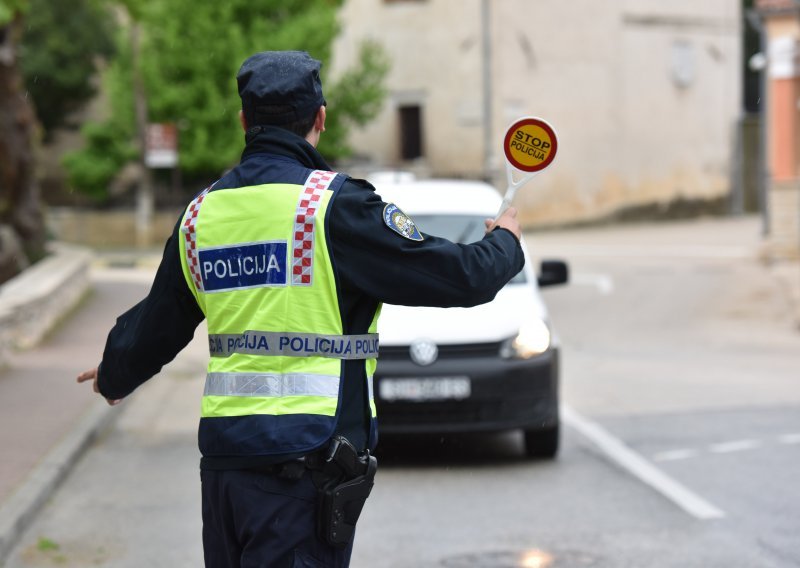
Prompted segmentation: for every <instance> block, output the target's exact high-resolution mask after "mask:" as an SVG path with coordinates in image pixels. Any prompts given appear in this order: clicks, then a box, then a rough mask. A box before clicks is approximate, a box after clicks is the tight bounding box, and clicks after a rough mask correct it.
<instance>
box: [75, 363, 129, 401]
mask: <svg viewBox="0 0 800 568" xmlns="http://www.w3.org/2000/svg"><path fill="white" fill-rule="evenodd" d="M86 381H93V382H92V389H93V390H94V392H96V393H98V394H100V389H99V388H98V387H97V367H95V368H94V369H89V370H88V371H84V372H83V373H81V374H80V375H78V382H79V383H85V382H86ZM104 398H105V397H104ZM106 402H107V403H108V404H110V405H111V406H116V405H117V404H119V403H120V402H122V399H121V398H120V399H117V400H113V399H110V398H106Z"/></svg>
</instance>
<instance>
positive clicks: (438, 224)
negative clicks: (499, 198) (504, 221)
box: [412, 214, 525, 284]
mask: <svg viewBox="0 0 800 568" xmlns="http://www.w3.org/2000/svg"><path fill="white" fill-rule="evenodd" d="M412 219H413V220H414V223H415V224H416V225H417V228H418V229H419V230H420V231H422V232H423V233H427V234H429V235H435V236H437V237H443V238H445V239H447V240H449V241H453V242H454V243H464V244H467V243H474V242H475V241H479V240H481V239H482V238H483V235H484V233H485V232H486V228H485V227H484V225H483V220H484V219H485V217H482V216H480V215H419V214H417V215H413V216H412ZM524 283H525V272H524V271H523V272H520V273H518V274H517V275H516V276H514V278H512V279H511V281H510V282H509V284H524Z"/></svg>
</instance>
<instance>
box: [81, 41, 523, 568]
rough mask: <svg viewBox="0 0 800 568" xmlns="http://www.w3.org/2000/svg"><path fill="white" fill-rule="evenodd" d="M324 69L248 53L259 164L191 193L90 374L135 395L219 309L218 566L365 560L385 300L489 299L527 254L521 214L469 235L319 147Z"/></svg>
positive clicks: (214, 480)
mask: <svg viewBox="0 0 800 568" xmlns="http://www.w3.org/2000/svg"><path fill="white" fill-rule="evenodd" d="M319 71H320V62H319V61H316V60H314V59H312V58H311V57H309V55H308V54H307V53H305V52H298V51H288V52H263V53H257V54H255V55H253V56H251V57H250V58H248V59H247V60H246V61H245V62H244V63H243V64H242V67H241V69H240V70H239V73H238V76H237V82H238V87H239V94H240V96H241V100H242V110H241V113H240V119H241V123H242V127H243V128H244V131H245V140H246V147H245V149H244V152H243V154H242V159H241V162H240V163H239V165H238V166H237V167H235V168H234V169H232V170H231V171H230V172H228V173H227V174H225V175H224V176H223V177H222V178H221V179H220V180H218V181H217V182H216V183H214V184H213V185H212V186H211V187H209V188H208V189H206V190H204V191H203V192H201V193H200V194H199V195H197V197H195V199H194V200H193V201H192V202H191V203H190V204H189V206H188V207H187V208H186V211H185V212H184V214H183V216H182V217H181V220H180V221H179V222H178V224H177V225H176V227H175V230H174V231H173V234H172V236H171V237H170V239H169V240H168V241H167V244H166V247H165V249H164V256H163V259H162V261H161V265H160V267H159V269H158V272H157V274H156V276H155V280H154V282H153V286H152V289H151V290H150V292H149V294H148V295H147V297H146V298H145V299H144V300H142V301H141V302H140V303H139V304H137V305H136V306H134V307H133V308H131V309H130V310H129V311H127V312H126V313H124V314H122V315H121V316H120V317H119V318H118V319H117V322H116V325H115V326H114V327H113V329H112V330H111V331H110V333H109V335H108V339H107V342H106V346H105V350H104V352H103V359H102V362H101V364H100V366H99V367H98V368H97V369H92V370H89V371H86V372H85V373H82V374H81V375H80V376H79V377H78V381H79V382H84V381H93V384H94V389H95V391H97V392H99V393H100V394H101V395H102V396H103V397H105V398H106V400H107V401H108V402H109V403H110V404H117V403H118V402H120V401H121V399H123V398H124V397H126V396H127V395H128V394H130V393H131V392H132V391H133V390H135V389H136V388H137V387H138V386H139V385H141V384H142V383H144V382H145V381H146V380H148V379H149V378H150V377H152V376H153V375H155V374H156V373H158V372H159V371H160V370H161V367H162V366H163V365H164V364H166V363H168V362H169V361H171V360H172V359H173V358H174V357H175V355H176V354H177V353H178V352H179V351H180V350H181V349H183V347H184V346H186V344H187V343H189V341H190V340H191V339H192V336H193V334H194V330H195V328H196V327H197V325H198V324H199V323H200V322H201V321H202V320H203V319H206V320H207V322H208V333H209V351H210V358H209V364H208V374H207V378H206V386H205V391H204V395H203V399H202V411H201V418H200V428H199V445H200V450H201V453H202V458H201V464H200V467H201V483H202V501H203V503H202V512H203V545H204V554H205V561H206V566H209V567H239V566H241V567H250V566H270V567H272V566H279V567H283V566H347V565H348V564H349V558H350V552H351V548H352V539H353V529H354V525H355V520H356V519H357V517H358V514H359V512H360V510H361V506H363V503H364V500H365V499H366V496H367V495H368V494H369V490H370V488H371V487H372V479H373V477H374V473H375V458H374V457H372V456H370V455H369V452H370V451H371V450H372V449H373V448H374V446H375V444H376V441H377V429H376V425H377V423H376V418H375V405H374V402H373V399H372V374H373V372H374V370H375V361H376V360H375V358H376V355H377V349H378V347H377V333H376V330H377V320H378V314H379V312H380V306H381V303H382V302H387V303H392V304H403V305H412V306H440V307H450V306H473V305H476V304H480V303H484V302H487V301H489V300H491V299H492V298H493V297H494V296H495V294H496V293H497V292H498V290H500V288H502V287H503V286H504V285H505V284H506V283H507V282H508V281H509V280H510V279H511V278H512V277H513V276H514V275H515V274H517V273H518V272H519V271H520V270H521V269H522V266H523V263H524V260H523V254H522V249H521V247H520V242H519V235H520V229H519V226H518V224H517V222H516V220H515V215H516V213H515V211H514V210H513V209H510V210H509V211H508V212H507V213H506V214H504V215H503V216H502V217H501V218H500V219H499V220H498V222H497V223H496V225H495V226H491V224H490V221H489V220H487V231H488V232H487V234H486V235H485V236H484V238H483V239H482V240H481V241H479V242H476V243H473V244H469V245H458V244H454V243H452V242H450V241H447V240H445V239H442V238H438V237H436V236H433V235H427V234H423V233H421V232H420V231H419V230H418V228H417V227H416V226H415V225H414V222H413V220H412V219H410V218H409V217H408V216H407V215H405V214H404V213H403V212H402V210H401V209H399V208H398V207H397V206H395V205H393V204H387V203H384V202H383V201H381V198H380V197H379V196H378V195H376V193H375V191H374V188H373V187H372V186H371V185H370V184H369V183H367V182H366V181H363V180H357V179H352V178H350V177H348V176H346V175H344V174H341V173H335V172H332V171H331V168H330V166H328V164H327V163H326V162H325V160H324V159H323V158H322V156H321V155H320V154H319V153H318V152H317V150H316V146H317V143H318V141H319V139H320V135H321V134H322V133H323V132H324V131H325V118H326V112H327V111H326V103H325V99H324V97H323V94H322V85H321V81H320V75H319ZM489 228H491V230H490V231H489V230H488V229H489Z"/></svg>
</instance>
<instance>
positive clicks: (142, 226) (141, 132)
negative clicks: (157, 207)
mask: <svg viewBox="0 0 800 568" xmlns="http://www.w3.org/2000/svg"><path fill="white" fill-rule="evenodd" d="M140 34H141V30H140V27H139V23H138V22H137V21H136V20H134V21H133V22H132V23H131V51H132V59H133V97H134V106H135V111H136V134H137V137H138V139H139V150H140V154H141V155H140V157H139V163H140V165H141V178H140V181H139V188H138V190H137V192H136V245H137V246H138V247H147V246H149V245H150V240H151V234H152V228H153V209H154V206H153V201H154V196H153V177H152V174H151V172H150V168H149V167H147V164H146V163H145V155H146V153H147V94H146V93H145V89H144V79H143V78H142V67H141V53H140V52H141V38H140Z"/></svg>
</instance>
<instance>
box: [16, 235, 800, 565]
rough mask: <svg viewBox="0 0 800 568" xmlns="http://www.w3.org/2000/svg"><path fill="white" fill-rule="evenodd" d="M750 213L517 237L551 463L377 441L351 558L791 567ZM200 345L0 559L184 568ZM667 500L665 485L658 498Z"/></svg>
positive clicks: (787, 460)
mask: <svg viewBox="0 0 800 568" xmlns="http://www.w3.org/2000/svg"><path fill="white" fill-rule="evenodd" d="M757 230H758V226H757V223H756V222H755V220H752V219H745V220H734V221H729V222H722V224H720V222H709V223H691V224H677V225H663V226H655V227H635V226H633V227H626V228H624V229H593V230H583V231H571V232H563V231H562V232H554V233H545V234H539V235H531V236H530V239H529V243H528V244H529V246H530V248H531V249H532V251H533V252H534V254H539V253H540V251H541V252H542V253H544V255H546V256H547V257H562V258H565V259H566V260H568V261H569V263H570V265H571V268H572V275H573V281H572V284H570V285H569V286H567V287H563V288H560V289H552V290H547V291H546V292H545V297H546V300H547V302H548V304H549V306H550V309H551V315H552V318H553V321H554V322H555V324H556V327H557V330H558V332H559V335H560V337H561V342H562V349H563V398H564V401H565V402H566V405H567V407H568V408H567V409H566V412H565V422H566V423H567V427H566V428H565V431H564V436H563V446H562V451H561V453H560V455H559V457H558V459H557V460H555V461H550V462H547V461H545V462H536V461H528V460H526V459H525V458H524V457H523V452H522V440H521V436H520V435H518V434H516V433H509V434H503V435H497V436H480V437H451V438H441V437H435V436H434V437H414V438H410V439H405V438H404V439H396V438H395V439H384V440H383V441H382V443H381V448H380V450H381V452H380V453H381V468H380V470H379V473H378V478H377V484H376V488H375V490H374V492H373V496H372V497H371V498H370V500H369V502H368V504H367V507H366V509H365V512H364V514H363V516H362V520H361V521H360V523H359V528H358V531H357V542H356V547H355V552H354V557H353V563H352V565H353V566H354V567H357V568H366V567H397V568H406V567H441V566H444V567H487V568H505V567H509V568H512V567H528V568H530V567H533V568H545V567H567V568H581V567H609V568H619V567H637V568H640V567H644V566H647V567H698V568H714V567H726V568H728V567H734V566H735V567H758V568H771V567H780V568H783V567H792V566H800V515H798V511H800V492H798V491H797V479H798V472H800V412H799V411H800V386H799V385H798V379H800V333H798V332H797V331H796V330H795V329H794V327H793V326H794V322H793V321H792V320H791V317H790V314H789V311H788V310H787V306H786V303H785V295H783V294H782V293H781V290H779V289H778V287H777V286H778V285H777V283H776V282H775V280H774V279H773V278H771V277H770V275H769V273H768V271H767V269H766V268H765V267H764V266H762V265H761V264H759V263H758V262H757V261H756V260H755V258H754V249H753V243H754V242H755V241H757V235H754V232H757ZM203 358H204V353H203V342H202V341H199V342H195V343H193V345H192V346H191V348H190V349H189V350H188V351H186V352H185V353H184V354H182V356H181V357H180V358H179V359H178V360H176V361H175V362H174V363H173V364H172V365H170V367H169V368H168V369H167V370H166V371H165V372H164V373H163V376H162V377H160V378H159V379H158V380H155V381H151V382H150V383H148V385H146V386H145V388H143V389H142V390H141V392H138V393H137V394H136V395H135V396H134V397H133V398H132V399H131V400H129V401H126V402H125V404H123V405H122V406H121V410H122V412H123V414H122V415H121V417H120V420H119V421H118V423H117V425H116V427H115V428H114V429H113V430H112V431H111V432H109V434H108V435H107V436H106V437H105V438H104V439H102V440H100V442H99V443H98V444H97V445H96V446H95V447H94V448H93V449H92V450H91V451H90V452H89V453H88V454H87V455H86V456H85V457H84V459H83V460H82V461H81V462H80V463H79V464H78V465H77V467H76V469H75V470H74V472H73V473H72V475H71V476H70V477H69V479H67V480H66V481H65V483H64V485H63V486H62V488H61V489H60V490H59V492H58V493H57V494H56V495H55V496H54V498H53V499H52V501H51V503H50V504H49V505H48V506H47V507H46V509H45V510H44V511H43V513H42V514H41V515H40V517H39V519H38V520H37V521H36V522H35V524H34V525H33V527H32V528H31V529H30V530H29V531H28V532H27V534H26V536H25V538H24V540H23V542H21V543H20V546H19V547H18V548H17V550H16V551H15V552H13V553H12V555H11V557H10V558H9V560H8V563H7V566H8V567H9V568H11V567H14V568H21V567H40V566H53V565H58V566H76V567H77V566H114V567H134V566H136V567H141V566H154V567H157V566H165V567H167V566H169V567H182V566H199V565H201V564H202V562H201V558H202V553H201V548H200V520H199V515H200V513H199V479H198V477H199V476H198V472H197V460H198V453H197V450H196V445H195V429H196V419H197V407H198V406H199V396H200V393H201V392H202V376H201V375H202V366H203ZM676 488H677V489H676Z"/></svg>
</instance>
